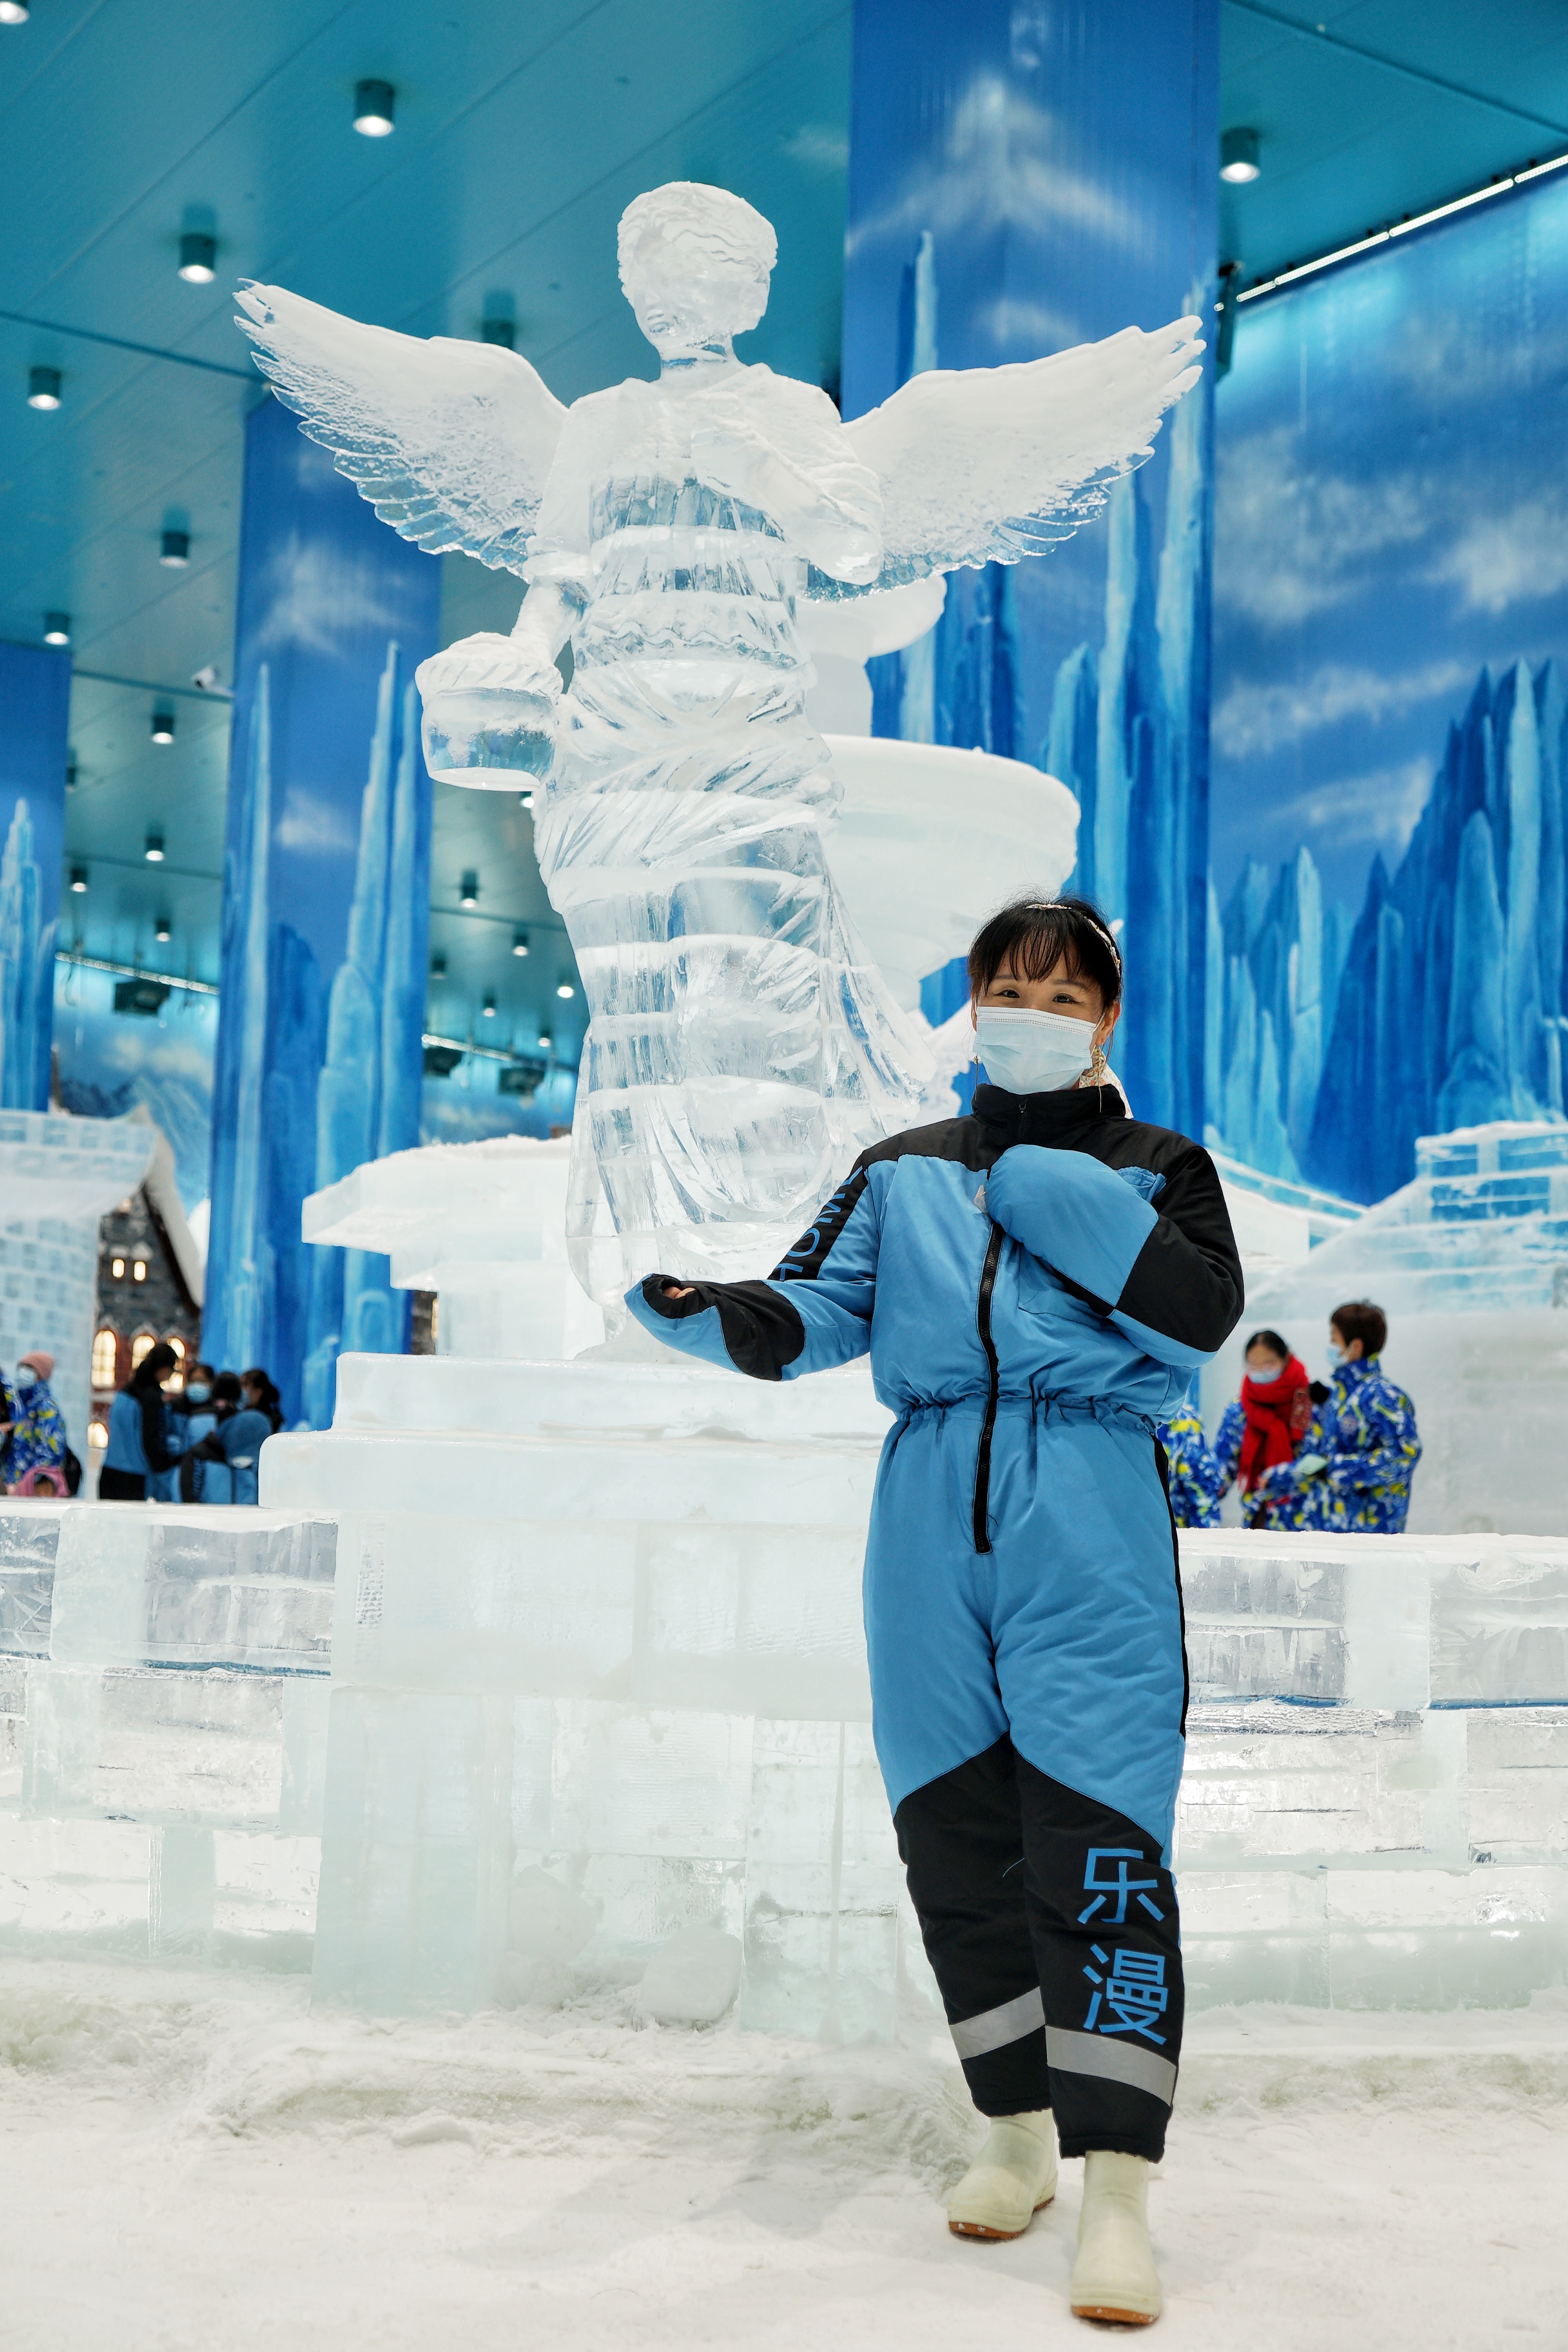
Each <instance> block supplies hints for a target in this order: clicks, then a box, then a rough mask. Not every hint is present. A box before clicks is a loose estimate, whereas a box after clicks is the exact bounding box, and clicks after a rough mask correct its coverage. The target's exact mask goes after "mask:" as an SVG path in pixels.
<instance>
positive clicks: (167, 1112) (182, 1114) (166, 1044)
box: [54, 962, 217, 1215]
mask: <svg viewBox="0 0 1568 2352" xmlns="http://www.w3.org/2000/svg"><path fill="white" fill-rule="evenodd" d="M114 987H115V982H114V977H113V975H112V973H110V972H106V971H89V970H88V969H87V968H86V967H85V966H83V965H81V964H76V963H69V962H60V963H57V964H56V966H55V976H54V997H55V1052H56V1056H57V1061H58V1070H59V1090H60V1101H61V1104H62V1105H63V1107H64V1108H66V1109H67V1110H68V1111H72V1112H74V1113H75V1115H76V1117H77V1118H125V1117H126V1116H127V1115H128V1113H130V1112H131V1111H133V1110H135V1109H136V1108H138V1106H141V1107H142V1108H145V1110H146V1112H147V1115H148V1117H149V1118H151V1119H152V1120H153V1123H154V1125H156V1126H158V1127H161V1128H162V1129H163V1133H164V1134H165V1135H166V1136H167V1137H168V1139H169V1145H170V1149H171V1150H173V1152H174V1175H175V1181H177V1183H178V1185H179V1188H180V1198H181V1200H182V1202H184V1207H185V1212H186V1214H187V1215H188V1214H189V1213H190V1212H191V1211H192V1210H193V1209H195V1207H196V1206H197V1204H198V1203H199V1202H202V1201H205V1199H206V1197H207V1185H208V1182H209V1169H210V1162H211V1158H212V1074H213V1050H214V1046H215V1045H216V1038H217V999H216V997H215V996H201V995H198V994H196V993H195V992H194V991H191V990H186V989H172V990H171V991H170V992H169V994H168V996H167V997H166V998H165V1000H164V1002H163V1004H162V1006H161V1007H160V1008H159V1011H158V1013H157V1014H156V1015H155V1016H154V1017H152V1018H149V1017H147V1016H146V1015H141V1014H132V1013H116V1011H115V1010H114Z"/></svg>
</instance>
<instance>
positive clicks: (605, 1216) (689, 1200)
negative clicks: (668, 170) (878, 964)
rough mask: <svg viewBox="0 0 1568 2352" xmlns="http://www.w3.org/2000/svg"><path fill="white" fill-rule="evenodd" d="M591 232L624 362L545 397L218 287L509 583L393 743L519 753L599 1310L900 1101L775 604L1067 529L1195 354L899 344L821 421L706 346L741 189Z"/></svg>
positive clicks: (275, 294)
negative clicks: (650, 365) (964, 356)
mask: <svg viewBox="0 0 1568 2352" xmlns="http://www.w3.org/2000/svg"><path fill="white" fill-rule="evenodd" d="M619 252H620V274H621V284H622V286H623V288H624V289H625V291H626V299H627V300H628V301H629V302H630V303H631V306H632V308H633V310H635V312H636V313H637V323H638V325H639V326H640V327H641V329H642V331H643V332H644V334H645V335H646V336H647V339H648V341H649V342H651V343H652V345H653V347H654V349H655V351H656V352H658V357H659V360H660V362H661V366H660V372H659V374H658V379H657V381H655V382H653V383H647V382H645V381H643V380H642V379H640V378H636V379H633V380H631V381H630V382H627V383H621V384H617V385H616V386H614V387H613V388H612V389H611V390H608V391H605V392H597V393H591V394H588V395H587V396H586V397H585V398H584V399H582V400H578V401H576V402H574V404H573V405H572V406H571V408H569V409H567V408H563V406H562V405H561V404H560V403H559V402H558V401H557V400H555V399H554V398H553V397H552V394H551V393H550V392H549V390H548V389H547V388H546V386H545V384H544V383H543V382H542V380H541V378H540V376H539V375H538V374H537V373H536V372H535V370H534V369H533V368H532V367H531V366H530V365H529V362H527V360H525V359H524V358H522V357H521V355H520V354H518V353H516V352H509V351H506V350H504V349H502V348H500V347H499V346H497V345H493V344H485V343H469V342H458V341H449V340H447V338H445V337H437V338H435V339H433V340H432V341H428V342H424V341H417V340H416V339H415V338H413V337H410V336H406V335H400V334H394V333H391V332H389V331H387V330H385V329H384V328H378V327H365V326H360V325H358V324H356V323H355V322H354V321H353V320H348V319H343V318H340V317H339V316H337V315H336V314H335V313H334V312H332V311H330V310H321V309H320V308H319V307H318V306H317V305H316V304H314V303H311V302H307V301H304V300H302V299H300V297H299V296H298V295H294V294H289V293H287V292H285V291H283V290H282V289H279V288H275V287H268V286H256V285H252V286H247V287H246V288H244V289H242V290H241V292H240V295H239V300H240V302H241V304H242V305H243V307H244V310H245V312H246V316H245V317H244V318H243V319H241V320H239V321H238V324H239V325H240V326H241V327H242V328H244V330H245V331H246V332H247V334H249V335H250V337H251V338H252V340H253V341H254V343H255V346H256V352H257V357H258V361H259V362H260V365H261V366H262V368H263V369H264V370H265V371H266V373H267V374H268V376H269V377H270V379H271V381H272V383H273V384H274V385H275V387H276V388H277V390H278V392H279V394H280V395H281V397H282V398H283V399H284V400H286V401H288V402H289V404H291V405H292V406H293V407H295V408H296V409H298V410H299V412H300V415H301V417H302V419H303V421H304V429H305V430H306V432H308V433H309V434H310V435H311V436H313V437H314V438H315V439H316V440H318V441H320V442H322V443H323V444H324V445H325V446H327V447H328V448H329V449H331V450H332V451H334V452H335V454H336V457H337V462H338V464H339V466H340V467H342V470H343V472H344V473H346V474H347V475H349V477H350V478H352V479H353V481H355V482H356V483H357V484H358V485H359V488H360V489H361V491H362V492H363V495H364V496H365V497H366V498H367V499H371V500H372V502H373V503H374V507H375V509H376V512H377V513H378V514H379V515H380V516H381V517H382V518H383V519H384V520H385V521H387V522H389V523H391V524H392V525H393V527H394V528H395V530H399V531H401V532H402V533H403V534H404V536H405V538H407V539H411V540H413V541H416V544H417V545H419V546H421V547H424V548H428V549H429V550H431V551H433V552H441V551H447V550H449V549H456V550H459V551H462V552H463V553H465V554H468V555H473V556H477V557H478V558H479V561H480V562H483V563H488V564H490V565H492V566H494V567H497V568H504V569H506V570H509V571H512V572H517V573H519V574H520V575H521V577H522V578H523V579H525V580H526V581H527V583H528V593H527V596H526V599H525V601H524V603H523V606H522V610H521V614H520V616H519V619H518V623H517V625H516V627H515V628H514V629H513V631H512V633H511V635H510V637H503V636H500V635H493V634H489V633H486V634H482V635H478V636H472V637H468V638H465V639H464V640H462V641H461V642H460V643H459V644H457V645H454V646H449V647H448V648H447V651H445V652H444V653H440V654H437V655H436V656H433V658H432V659H430V660H428V661H426V662H425V663H424V664H423V665H422V666H421V668H420V670H419V673H418V680H419V688H420V691H421V693H422V695H423V696H424V701H425V743H426V761H427V762H428V764H429V766H430V768H431V771H432V772H433V773H434V774H436V775H437V776H439V777H443V778H445V779H446V780H447V782H453V783H462V784H477V785H489V786H494V787H501V786H510V787H512V788H513V789H515V788H516V786H517V784H518V782H520V780H521V778H522V777H524V776H525V775H533V776H539V777H546V778H547V779H548V782H547V785H546V787H545V790H544V791H543V793H542V794H541V803H542V805H541V804H540V803H536V813H535V818H534V841H535V845H536V848H537V850H538V855H539V862H540V866H541V870H542V873H543V876H544V879H545V882H546V884H547V886H548V887H549V891H550V895H551V898H552V900H553V902H554V904H555V907H556V908H557V909H558V910H559V912H560V913H561V915H562V917H563V919H564V921H565V924H566V928H567V930H568V932H569V934H570V936H571V940H572V944H573V947H574V950H575V952H576V957H577V961H578V965H579V967H580V969H581V971H582V974H583V980H584V986H585V988H586V991H587V995H588V1003H589V1009H590V1013H591V1021H590V1025H589V1030H588V1036H587V1042H586V1048H585V1055H584V1073H583V1078H582V1080H581V1082H580V1085H579V1091H578V1112H577V1120H576V1126H575V1129H574V1168H573V1183H572V1192H571V1206H570V1209H569V1213H568V1226H569V1243H570V1246H571V1250H572V1258H573V1264H574V1268H575V1270H576V1272H577V1274H578V1276H579V1279H581V1280H582V1281H583V1282H584V1285H585V1286H586V1287H587V1288H588V1289H589V1290H590V1291H591V1292H592V1293H593V1294H594V1295H595V1297H598V1298H600V1299H601V1300H602V1301H604V1302H605V1303H606V1304H613V1303H614V1302H616V1301H617V1300H618V1298H619V1296H620V1294H621V1293H622V1291H623V1290H624V1289H625V1288H626V1286H628V1284H629V1283H631V1282H632V1281H633V1280H635V1279H636V1278H637V1277H638V1276H641V1275H642V1274H644V1273H646V1272H647V1271H648V1270H649V1269H650V1268H652V1267H654V1266H662V1267H664V1268H666V1269H668V1270H669V1271H672V1272H674V1271H679V1272H682V1273H686V1274H688V1275H689V1276H716V1277H720V1278H725V1277H730V1278H732V1277H734V1276H738V1275H743V1274H747V1273H759V1272H762V1271H763V1270H765V1269H766V1267H767V1266H768V1265H771V1264H772V1263H773V1260H774V1258H775V1257H777V1256H778V1255H780V1254H781V1253H782V1250H783V1248H784V1246H785V1245H786V1244H787V1243H788V1241H789V1240H791V1239H792V1238H793V1237H794V1236H795V1234H796V1233H798V1231H799V1230H800V1228H801V1226H802V1224H803V1223H805V1219H806V1218H807V1217H808V1215H809V1214H810V1213H811V1212H812V1211H813V1210H814V1209H815V1208H816V1205H817V1203H818V1202H819V1201H820V1200H821V1199H822V1197H823V1195H824V1193H825V1192H826V1191H828V1190H830V1189H831V1185H832V1183H833V1181H835V1180H836V1179H837V1177H839V1176H841V1175H842V1174H843V1173H844V1171H846V1169H847V1167H848V1165H849V1162H850V1160H852V1159H853V1158H854V1156H855V1153H856V1152H857V1151H858V1150H859V1149H861V1148H862V1147H863V1146H864V1145H865V1144H866V1143H868V1142H870V1141H873V1140H875V1139H877V1138H878V1137H879V1136H881V1135H883V1134H886V1133H889V1132H891V1131H893V1130H894V1129H898V1128H899V1127H900V1126H907V1125H908V1124H910V1120H911V1119H912V1118H914V1117H916V1116H917V1115H918V1108H919V1103H920V1098H921V1089H922V1085H923V1083H924V1082H925V1080H926V1079H927V1077H928V1076H929V1074H930V1063H929V1056H928V1055H927V1053H926V1049H925V1047H924V1045H922V1043H921V1039H920V1037H919V1035H918V1034H916V1033H915V1031H914V1029H913V1027H912V1025H911V1024H910V1022H909V1020H908V1019H907V1017H906V1016H905V1015H904V1014H903V1013H900V1009H899V1007H898V1006H897V1004H896V1003H894V1002H893V999H892V997H891V996H890V994H889V992H888V991H887V989H886V988H885V987H884V985H883V984H882V982H881V980H880V978H879V974H878V972H877V971H876V969H875V967H874V966H873V965H872V964H871V963H870V962H869V961H868V958H867V956H866V954H865V953H864V951H863V950H862V949H861V947H860V946H859V943H858V939H857V935H856V931H855V927H854V923H853V920H852V911H853V910H852V909H849V910H847V909H846V908H845V907H844V905H843V904H842V902H841V899H840V897H839V894H838V892H837V889H836V888H835V887H834V883H833V879H832V875H831V871H830V867H829V865H828V860H827V856H826V835H827V833H828V830H829V827H830V824H831V821H832V819H833V817H834V815H835V814H836V811H837V806H838V803H839V799H840V787H839V784H838V782H837V779H836V777H835V775H834V771H833V764H832V760H831V757H830V754H829V751H828V749H827V746H826V743H825V742H824V740H823V739H822V738H821V736H820V735H818V734H816V732H815V731H814V730H813V728H812V727H811V725H810V723H809V722H808V720H807V718H806V715H805V697H806V691H807V689H808V688H809V687H810V685H811V683H812V670H811V667H810V662H809V658H808V656H807V655H806V653H805V651H804V650H803V647H802V645H801V641H800V637H799V635H797V631H796V625H795V609H796V604H797V601H798V600H799V599H801V598H803V597H807V598H828V599H836V598H841V597H846V596H860V595H867V594H872V593H879V592H883V591H886V590H889V589H891V588H896V587H898V586H900V584H902V583H907V582H910V581H914V580H919V579H921V578H922V577H923V576H925V575H927V574H929V573H931V572H946V571H951V570H952V569H954V568H955V567H957V566H958V565H961V564H973V565H980V564H984V563H987V562H1004V563H1014V562H1018V561H1019V559H1020V558H1021V557H1023V556H1026V555H1031V554H1035V553H1037V552H1038V551H1041V550H1043V549H1046V548H1047V547H1049V546H1050V545H1051V544H1052V542H1053V541H1057V540H1059V539H1064V538H1066V537H1067V536H1068V534H1069V533H1070V532H1071V531H1073V530H1076V529H1077V527H1078V525H1079V523H1080V522H1081V521H1083V520H1084V519H1085V517H1087V516H1089V515H1091V514H1093V513H1095V512H1096V511H1097V510H1098V509H1099V508H1100V506H1101V505H1102V503H1103V501H1104V499H1105V497H1106V494H1107V487H1108V485H1109V484H1110V481H1111V480H1112V479H1114V478H1115V477H1117V476H1118V475H1121V474H1124V473H1126V472H1128V471H1130V470H1131V467H1135V466H1137V465H1140V464H1141V463H1142V460H1143V459H1144V458H1145V457H1148V456H1149V455H1150V454H1151V442H1152V436H1153V435H1154V434H1155V432H1156V431H1157V430H1158V428H1159V422H1160V418H1161V416H1162V415H1163V412H1164V410H1165V409H1167V408H1168V407H1169V406H1170V405H1171V404H1172V403H1173V401H1175V400H1177V399H1178V398H1179V397H1180V396H1181V394H1183V393H1184V391H1186V389H1187V388H1188V386H1189V385H1190V384H1192V383H1194V382H1195V381H1196V379H1197V376H1198V373H1199V370H1198V367H1197V365H1196V364H1195V362H1196V358H1197V354H1198V353H1199V352H1201V350H1202V349H1203V345H1202V343H1201V342H1200V341H1198V325H1199V322H1198V320H1195V319H1179V320H1175V321H1174V322H1173V324H1172V325H1170V326H1168V327H1163V328H1161V329H1159V330H1158V331H1155V332H1153V333H1144V332H1143V331H1141V330H1140V329H1138V328H1136V327H1128V328H1125V329H1124V330H1123V331H1122V332H1121V334H1118V335H1113V336H1111V337H1110V339H1109V340H1108V341H1104V342H1101V343H1092V344H1086V345H1083V346H1081V347H1080V348H1079V349H1077V350H1074V351H1068V352H1060V353H1058V354H1057V356H1055V357H1054V358H1051V359H1044V360H1036V361H1032V362H1027V363H1025V364H1023V365H1016V366H1008V367H998V368H982V369H971V370H966V371H963V372H962V373H947V372H944V371H936V370H933V371H932V372H931V373H927V374H923V375H920V376H917V377H915V378H914V379H913V381H912V382H910V383H907V384H906V385H905V386H904V387H903V389H902V390H901V391H900V392H898V393H895V394H894V395H893V397H892V398H891V399H890V400H889V401H887V402H885V403H884V404H883V405H882V406H881V407H880V408H878V409H874V410H873V411H872V412H871V413H870V415H866V416H862V417H858V418H857V419H856V420H855V421H854V422H853V423H851V424H847V425H846V424H844V423H842V422H841V421H840V419H839V416H838V413H837V409H836V408H835V407H834V405H833V403H832V402H831V401H830V400H829V399H828V397H827V395H826V393H822V392H819V391H817V390H816V389H815V387H813V386H811V385H809V384H805V383H795V382H794V381H792V380H791V379H790V378H788V377H785V376H778V375H775V374H774V373H773V372H772V370H771V369H769V368H766V367H762V366H748V365H746V364H744V363H743V362H741V361H739V360H737V359H736V357H735V355H734V352H733V350H732V349H731V340H732V338H733V337H734V336H735V335H737V334H741V333H743V332H744V331H746V330H747V329H749V328H752V327H754V326H755V325H756V323H757V321H758V320H759V319H760V318H761V317H762V315H763V310H764V308H765V306H766V303H767V297H768V280H769V278H770V275H771V273H772V270H773V261H774V257H775V252H776V247H775V242H774V238H773V230H772V228H771V227H770V226H769V225H768V223H767V222H766V221H765V220H763V218H762V216H761V215H760V214H758V213H756V212H754V211H753V210H752V207H751V205H747V204H745V203H742V200H741V199H740V198H739V197H738V196H734V195H731V194H727V193H726V192H725V191H723V190H722V189H719V188H713V187H701V186H695V185H691V184H685V183H677V184H672V185H670V186H668V187H662V188H656V189H654V190H653V191H652V192H651V193H650V194H647V195H642V196H638V197H637V200H636V201H635V203H633V204H631V205H628V206H627V207H626V212H625V214H624V215H622V218H621V224H620V240H619ZM568 642H570V644H571V647H572V665H573V666H572V683H571V686H570V688H567V689H566V690H565V691H564V692H563V688H562V683H561V676H560V672H559V671H558V669H557V667H556V656H557V655H558V654H560V653H561V651H562V649H563V646H565V645H566V644H567V643H568Z"/></svg>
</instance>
